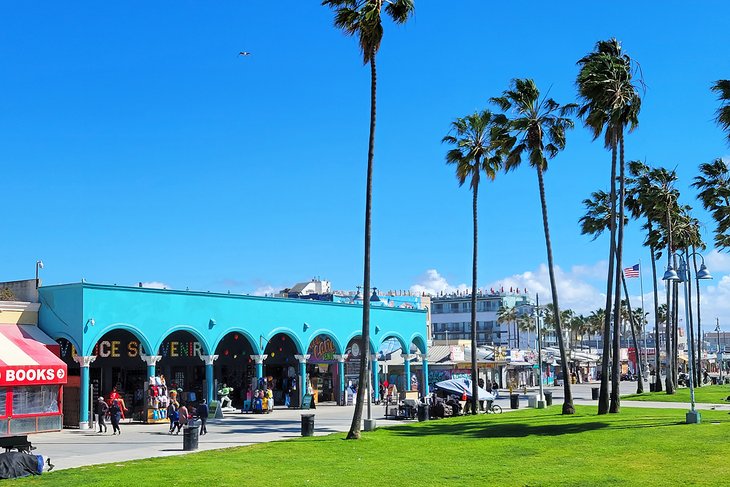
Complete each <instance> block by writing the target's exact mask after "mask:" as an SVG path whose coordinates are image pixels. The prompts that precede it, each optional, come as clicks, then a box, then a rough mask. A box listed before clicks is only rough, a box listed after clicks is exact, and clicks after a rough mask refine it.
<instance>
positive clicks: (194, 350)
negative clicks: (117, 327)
mask: <svg viewBox="0 0 730 487" xmlns="http://www.w3.org/2000/svg"><path fill="white" fill-rule="evenodd" d="M143 353H144V349H143V348H142V347H141V346H140V344H139V341H137V340H130V341H128V342H126V341H122V340H102V341H100V342H98V343H97V344H96V346H95V347H94V350H93V352H92V355H96V356H97V357H98V358H121V357H129V358H135V357H139V356H140V354H143ZM202 353H203V347H202V345H201V344H200V342H198V341H195V340H193V341H186V342H183V341H167V342H164V343H163V344H162V346H161V347H160V355H162V357H163V358H166V357H200V356H201V355H202ZM76 354H77V351H76V348H75V347H74V346H73V345H71V344H69V343H68V342H66V343H63V344H62V345H61V358H64V359H66V358H71V357H73V356H74V355H76Z"/></svg>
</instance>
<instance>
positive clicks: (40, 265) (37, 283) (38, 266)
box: [35, 260, 43, 289]
mask: <svg viewBox="0 0 730 487" xmlns="http://www.w3.org/2000/svg"><path fill="white" fill-rule="evenodd" d="M39 269H43V261H42V260H37V261H35V288H36V289H38V287H39V286H40V278H39V277H38V270H39Z"/></svg>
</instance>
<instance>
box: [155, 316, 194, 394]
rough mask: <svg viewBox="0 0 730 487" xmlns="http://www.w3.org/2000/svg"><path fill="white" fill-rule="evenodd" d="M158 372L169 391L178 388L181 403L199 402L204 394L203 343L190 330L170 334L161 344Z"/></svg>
mask: <svg viewBox="0 0 730 487" xmlns="http://www.w3.org/2000/svg"><path fill="white" fill-rule="evenodd" d="M157 354H158V355H159V356H160V357H161V358H160V361H159V362H157V367H156V375H157V376H160V377H162V376H164V378H165V382H166V384H167V389H168V391H177V399H178V401H180V402H181V403H188V402H196V401H199V400H200V399H201V398H204V397H205V387H206V385H207V384H206V382H205V363H204V362H203V360H202V359H201V356H202V355H205V354H206V350H205V349H204V347H203V344H202V343H201V342H200V341H199V340H198V339H197V338H196V337H195V336H194V335H193V334H192V333H190V332H188V331H184V330H179V331H174V332H172V333H170V334H169V335H168V336H167V337H165V339H164V340H163V341H162V343H161V344H160V347H159V349H158V350H157Z"/></svg>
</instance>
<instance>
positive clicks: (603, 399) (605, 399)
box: [598, 145, 617, 414]
mask: <svg viewBox="0 0 730 487" xmlns="http://www.w3.org/2000/svg"><path fill="white" fill-rule="evenodd" d="M616 151H617V148H616V146H615V145H614V147H613V148H612V149H611V191H610V198H611V219H610V221H609V230H610V233H611V235H610V239H611V243H610V249H609V253H608V278H607V279H606V315H605V317H604V319H603V354H602V355H601V391H600V394H599V396H598V414H606V413H608V409H609V395H608V379H609V377H608V361H609V357H610V354H611V351H610V350H611V348H610V341H611V305H612V299H611V297H612V296H613V271H614V266H615V264H616V262H615V260H616V259H615V257H616V218H615V215H616V158H617V157H616V156H617V152H616Z"/></svg>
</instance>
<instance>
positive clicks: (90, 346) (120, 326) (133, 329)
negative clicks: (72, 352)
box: [72, 323, 158, 355]
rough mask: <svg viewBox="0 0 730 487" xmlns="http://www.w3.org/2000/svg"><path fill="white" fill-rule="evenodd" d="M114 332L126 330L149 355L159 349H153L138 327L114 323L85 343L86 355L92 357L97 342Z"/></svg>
mask: <svg viewBox="0 0 730 487" xmlns="http://www.w3.org/2000/svg"><path fill="white" fill-rule="evenodd" d="M114 330H124V331H128V332H129V333H131V334H132V335H134V337H135V338H136V339H137V340H139V343H140V344H141V345H142V347H143V348H144V350H145V353H147V354H154V353H155V352H156V351H157V348H158V347H152V346H151V345H150V341H149V340H148V339H147V336H146V335H145V334H144V332H142V330H140V329H139V328H137V327H136V326H134V325H131V324H129V323H112V324H110V325H107V326H105V327H104V328H102V329H101V330H99V331H98V332H97V333H96V335H95V338H93V339H92V340H89V343H84V348H83V351H84V355H91V354H92V352H93V351H94V347H96V344H97V342H98V341H99V340H101V339H102V338H103V337H104V335H106V334H107V333H109V332H111V331H114ZM72 343H73V342H72ZM77 350H79V348H77Z"/></svg>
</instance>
